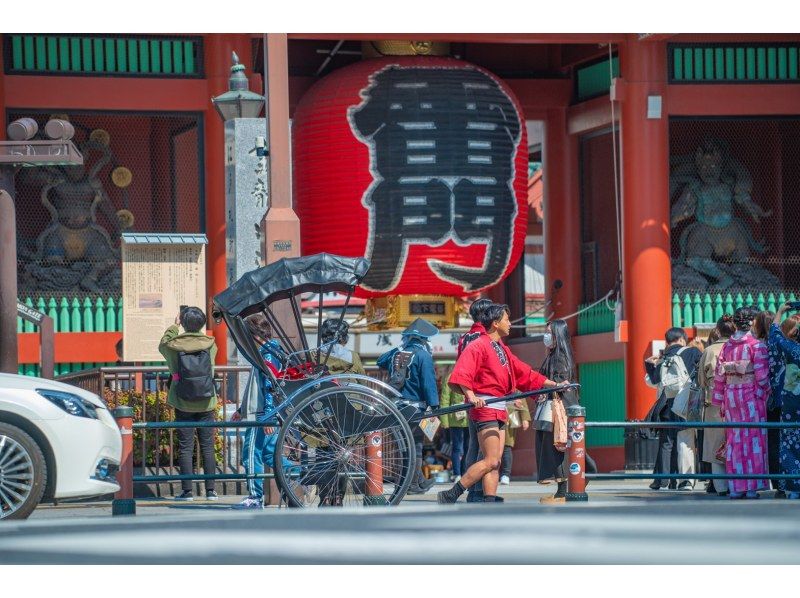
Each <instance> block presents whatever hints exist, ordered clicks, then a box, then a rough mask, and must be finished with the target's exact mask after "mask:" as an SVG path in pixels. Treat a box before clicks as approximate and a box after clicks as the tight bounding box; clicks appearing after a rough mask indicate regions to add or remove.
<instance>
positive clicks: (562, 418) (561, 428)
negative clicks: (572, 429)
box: [549, 397, 567, 453]
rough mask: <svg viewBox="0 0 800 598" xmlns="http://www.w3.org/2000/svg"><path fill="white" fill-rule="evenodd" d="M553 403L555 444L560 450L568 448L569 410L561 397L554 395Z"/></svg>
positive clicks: (563, 450)
mask: <svg viewBox="0 0 800 598" xmlns="http://www.w3.org/2000/svg"><path fill="white" fill-rule="evenodd" d="M549 402H550V403H552V404H553V446H554V447H555V449H556V450H557V451H559V452H562V453H563V452H565V451H566V450H567V412H566V410H565V409H564V404H563V403H562V402H561V399H559V398H557V397H554V398H553V400H552V401H549Z"/></svg>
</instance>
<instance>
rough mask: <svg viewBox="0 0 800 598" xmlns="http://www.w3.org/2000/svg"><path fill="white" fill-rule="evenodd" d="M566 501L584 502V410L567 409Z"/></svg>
mask: <svg viewBox="0 0 800 598" xmlns="http://www.w3.org/2000/svg"><path fill="white" fill-rule="evenodd" d="M567 462H568V463H569V465H568V467H567V469H568V470H569V477H568V478H567V497H566V498H567V501H570V502H573V501H574V502H578V501H580V502H586V501H588V500H589V495H588V494H586V408H585V407H581V406H580V405H572V406H570V407H567Z"/></svg>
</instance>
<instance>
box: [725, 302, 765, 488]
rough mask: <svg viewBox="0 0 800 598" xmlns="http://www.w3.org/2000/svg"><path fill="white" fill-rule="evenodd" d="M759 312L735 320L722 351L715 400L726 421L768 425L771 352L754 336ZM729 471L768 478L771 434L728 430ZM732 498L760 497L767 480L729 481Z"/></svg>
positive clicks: (743, 311)
mask: <svg viewBox="0 0 800 598" xmlns="http://www.w3.org/2000/svg"><path fill="white" fill-rule="evenodd" d="M755 314H756V311H755V310H753V309H752V308H748V307H740V308H739V309H737V310H736V313H735V314H734V316H733V323H734V325H735V326H736V333H735V334H734V335H733V336H732V337H731V339H730V340H729V341H728V342H727V343H725V346H724V347H722V351H721V352H720V354H719V360H718V361H717V369H716V373H715V375H714V396H713V398H712V400H711V402H712V403H713V404H715V405H719V407H720V414H721V415H722V417H723V419H724V420H725V421H726V422H748V423H749V422H764V421H766V419H767V404H766V401H767V398H768V397H769V391H770V386H769V353H768V351H767V347H766V345H765V344H764V343H762V342H761V341H760V340H758V339H757V338H755V337H754V336H753V335H752V333H751V332H750V324H751V323H752V321H753V318H754V317H755ZM725 439H726V444H727V447H726V456H725V471H726V472H727V473H732V474H765V473H767V431H766V430H764V429H758V428H729V429H727V430H726V435H725ZM728 485H729V488H730V497H731V498H742V497H744V496H746V497H747V498H758V490H767V489H768V488H769V484H768V482H767V480H763V479H761V480H759V479H751V480H729V481H728Z"/></svg>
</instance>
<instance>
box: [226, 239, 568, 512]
mask: <svg viewBox="0 0 800 598" xmlns="http://www.w3.org/2000/svg"><path fill="white" fill-rule="evenodd" d="M368 270H369V262H368V261H367V260H366V259H364V258H348V257H341V256H337V255H331V254H327V253H320V254H316V255H311V256H304V257H299V258H284V259H281V260H279V261H277V262H275V263H272V264H269V265H267V266H265V267H262V268H258V269H256V270H253V271H252V272H248V273H247V274H245V275H244V276H242V277H241V278H240V279H239V280H238V281H236V282H235V283H234V284H232V285H231V286H230V287H229V288H228V289H226V290H225V291H223V292H222V293H220V294H219V295H217V296H216V297H214V306H213V310H212V313H213V315H214V317H215V319H216V320H217V321H219V320H224V321H225V323H226V324H227V326H228V330H229V331H230V334H231V337H232V339H233V342H234V343H235V344H236V348H237V349H238V350H239V351H240V352H241V354H242V355H243V356H244V357H245V358H246V359H247V361H248V362H250V364H251V365H253V367H254V368H255V370H256V371H258V372H260V373H261V374H262V375H263V376H265V377H266V378H267V379H268V380H269V381H270V383H271V386H272V391H271V392H272V394H273V396H274V398H275V400H274V407H273V408H272V409H270V410H269V411H268V413H266V414H265V417H266V419H267V420H269V423H267V424H265V426H266V425H272V426H275V427H278V428H279V432H278V437H277V443H276V450H275V454H276V464H275V467H274V472H275V479H276V483H277V485H278V487H279V489H280V491H281V495H282V497H283V499H284V500H286V502H287V504H288V506H290V507H305V508H309V507H320V506H349V507H355V506H370V505H396V504H398V503H399V502H400V501H401V500H402V499H403V497H404V496H405V494H406V491H407V490H408V487H409V485H410V484H411V480H412V476H413V475H414V471H413V468H414V464H415V457H416V455H415V449H414V439H413V436H412V430H411V426H413V425H418V423H419V421H421V419H422V416H421V414H420V413H419V411H418V409H417V407H416V406H415V405H413V404H409V403H408V402H406V401H405V400H404V399H403V397H402V395H401V394H400V392H399V391H398V390H397V389H395V388H394V387H392V386H390V385H388V384H386V383H385V382H382V381H380V380H377V379H375V378H372V377H369V376H363V375H358V374H350V373H345V374H341V373H340V374H334V375H332V374H331V373H330V372H329V371H328V367H327V362H328V358H329V357H330V355H331V351H332V349H333V343H328V344H323V343H322V342H321V335H320V334H319V331H320V328H321V327H322V311H323V310H322V308H323V305H322V302H323V297H324V295H325V293H331V292H338V293H342V294H344V295H345V296H346V299H345V301H344V305H343V306H342V308H341V313H340V315H339V320H338V321H339V322H342V321H343V320H344V316H345V313H346V311H347V307H348V305H349V302H350V299H351V297H352V295H353V292H354V291H355V289H356V287H357V286H358V284H359V282H360V281H361V280H362V278H363V277H364V276H365V275H366V273H367V271H368ZM306 293H315V294H317V296H318V297H319V303H320V305H319V310H318V317H317V322H316V324H317V325H316V328H317V333H316V335H308V336H307V335H306V332H305V328H304V325H303V318H302V314H301V311H300V299H301V295H303V294H306ZM258 313H260V314H263V315H264V317H265V318H266V320H267V322H268V323H269V325H270V327H271V329H272V335H273V339H275V340H277V341H278V342H279V344H280V346H281V348H282V351H281V352H280V354H275V355H272V357H275V358H276V359H277V360H278V362H279V363H280V367H275V366H274V365H272V364H270V363H269V362H268V361H266V360H265V359H264V358H263V357H262V356H261V354H260V353H259V348H260V347H259V344H258V342H257V340H256V337H255V336H254V335H253V333H252V331H251V328H250V327H249V326H248V324H247V318H248V317H250V316H253V315H254V314H258ZM309 336H315V337H316V340H315V342H313V343H312V344H311V345H310V344H309ZM270 361H275V359H272V360H270ZM551 391H552V390H551ZM551 391H535V392H532V393H520V394H517V395H512V396H510V397H504V398H502V399H493V400H492V402H494V401H496V400H504V399H515V398H518V397H522V396H530V395H531V394H539V393H540V392H551ZM468 408H469V405H464V404H462V405H455V406H452V407H448V408H445V409H440V410H438V411H435V412H433V413H429V414H425V417H430V416H433V415H441V414H444V413H452V412H454V411H458V410H461V409H468Z"/></svg>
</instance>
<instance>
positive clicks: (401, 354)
mask: <svg viewBox="0 0 800 598" xmlns="http://www.w3.org/2000/svg"><path fill="white" fill-rule="evenodd" d="M436 334H439V329H438V328H436V326H434V325H433V324H431V323H430V322H427V321H425V320H423V319H422V318H417V319H416V320H414V321H413V322H412V323H411V325H410V326H409V327H408V328H406V329H405V330H404V331H403V334H402V338H403V340H402V342H401V343H400V346H399V347H395V348H394V349H391V350H390V351H387V352H386V353H384V354H383V355H381V356H380V357H379V358H378V361H377V365H378V367H379V368H381V369H383V370H386V371H388V372H389V383H390V384H391V385H392V386H394V387H395V388H397V389H398V390H399V391H400V393H401V394H402V395H403V398H404V399H406V400H407V401H408V402H410V403H414V404H416V406H417V408H418V409H419V410H420V411H426V410H427V409H428V408H435V407H438V406H439V388H438V386H437V384H436V369H435V368H434V365H433V354H432V350H431V346H430V343H429V342H428V339H429V338H431V337H432V336H435V335H436ZM423 437H424V435H423V432H422V430H421V429H420V427H419V426H414V444H415V447H416V453H417V460H416V465H415V475H414V478H413V479H412V481H411V487H410V488H409V490H408V492H409V494H424V493H425V492H427V491H428V490H429V489H430V487H431V486H433V483H434V481H433V479H430V480H426V479H425V478H424V476H423V475H422V443H423Z"/></svg>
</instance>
